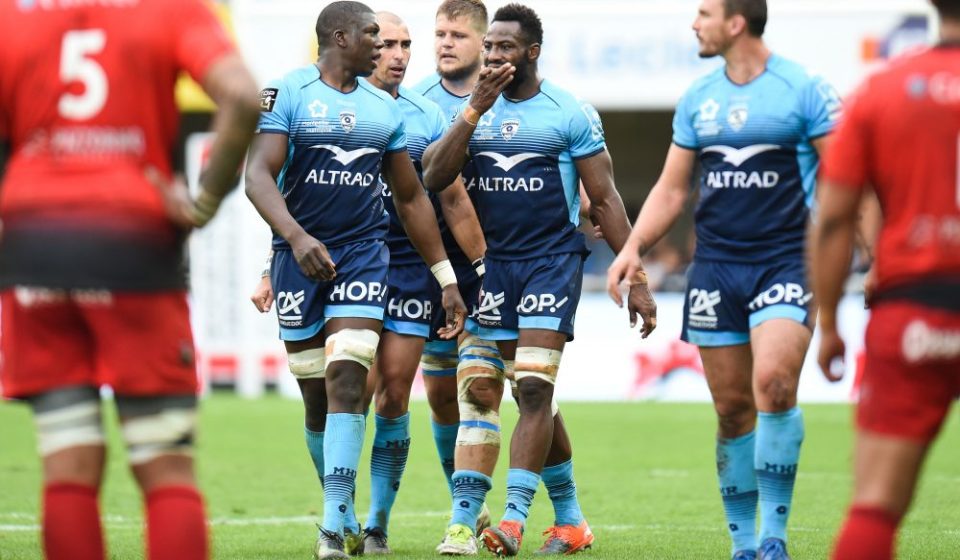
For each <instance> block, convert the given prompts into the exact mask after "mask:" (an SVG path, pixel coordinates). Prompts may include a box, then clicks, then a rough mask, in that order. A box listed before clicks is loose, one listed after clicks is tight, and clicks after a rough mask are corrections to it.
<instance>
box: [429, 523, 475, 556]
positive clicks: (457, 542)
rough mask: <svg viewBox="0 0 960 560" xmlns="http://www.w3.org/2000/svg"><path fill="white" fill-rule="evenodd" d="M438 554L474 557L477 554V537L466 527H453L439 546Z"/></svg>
mask: <svg viewBox="0 0 960 560" xmlns="http://www.w3.org/2000/svg"><path fill="white" fill-rule="evenodd" d="M437 552H439V553H440V554H441V555H443V556H474V555H476V553H477V537H476V536H474V534H473V529H471V528H470V527H467V526H466V525H461V524H459V523H457V524H455V525H451V526H449V527H447V534H446V535H444V536H443V540H442V541H440V544H438V545H437Z"/></svg>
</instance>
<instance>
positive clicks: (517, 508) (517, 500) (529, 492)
mask: <svg viewBox="0 0 960 560" xmlns="http://www.w3.org/2000/svg"><path fill="white" fill-rule="evenodd" d="M537 486H540V475H539V474H537V473H535V472H530V471H526V470H523V469H510V470H509V471H507V508H506V512H505V513H504V514H503V520H504V521H519V522H521V523H523V524H526V523H527V516H528V515H529V514H530V504H532V503H533V495H534V494H536V492H537Z"/></svg>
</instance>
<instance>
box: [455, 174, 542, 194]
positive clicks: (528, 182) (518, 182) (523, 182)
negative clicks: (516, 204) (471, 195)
mask: <svg viewBox="0 0 960 560" xmlns="http://www.w3.org/2000/svg"><path fill="white" fill-rule="evenodd" d="M474 187H476V188H478V189H480V190H481V191H487V192H499V191H504V192H508V191H510V192H516V191H526V192H537V191H540V190H543V179H541V178H539V177H531V178H529V179H526V178H524V177H520V178H518V179H514V178H513V177H480V178H478V179H470V183H469V184H468V185H467V190H471V189H473V188H474Z"/></svg>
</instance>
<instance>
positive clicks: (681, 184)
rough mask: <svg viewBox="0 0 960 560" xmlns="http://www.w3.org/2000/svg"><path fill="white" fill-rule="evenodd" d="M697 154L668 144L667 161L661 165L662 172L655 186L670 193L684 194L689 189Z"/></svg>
mask: <svg viewBox="0 0 960 560" xmlns="http://www.w3.org/2000/svg"><path fill="white" fill-rule="evenodd" d="M696 159H697V152H696V150H691V149H689V148H684V147H683V146H680V145H677V144H670V149H669V150H668V151H667V159H666V161H664V163H663V170H662V171H661V172H660V178H659V179H658V180H657V186H660V187H661V188H666V189H669V190H671V191H677V192H683V193H686V192H687V190H689V188H690V181H691V178H692V176H693V167H694V164H695V163H696Z"/></svg>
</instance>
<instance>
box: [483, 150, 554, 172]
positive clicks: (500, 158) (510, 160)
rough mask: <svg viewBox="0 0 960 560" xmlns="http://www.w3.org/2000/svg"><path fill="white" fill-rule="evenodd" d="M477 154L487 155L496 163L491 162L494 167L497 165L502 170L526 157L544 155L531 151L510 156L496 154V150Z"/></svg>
mask: <svg viewBox="0 0 960 560" xmlns="http://www.w3.org/2000/svg"><path fill="white" fill-rule="evenodd" d="M477 155H478V156H487V157H488V158H490V159H492V160H493V161H495V162H496V163H494V164H493V166H494V167H499V168H500V169H503V170H504V171H510V170H511V169H513V168H514V167H516V165H517V164H518V163H520V162H521V161H526V160H528V159H533V158H535V157H546V156H544V155H543V154H534V153H531V152H524V153H522V154H514V155H512V156H509V157H507V156H505V155H503V154H498V153H497V152H480V153H479V154H477Z"/></svg>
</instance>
